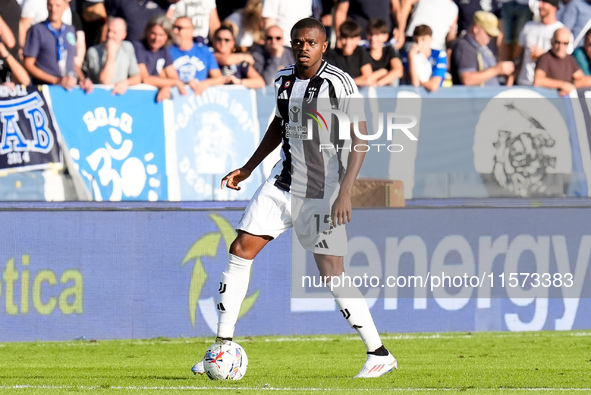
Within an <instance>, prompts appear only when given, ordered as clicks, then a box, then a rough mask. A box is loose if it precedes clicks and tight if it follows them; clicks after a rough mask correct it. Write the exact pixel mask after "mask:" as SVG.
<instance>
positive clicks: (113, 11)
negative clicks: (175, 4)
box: [105, 0, 173, 42]
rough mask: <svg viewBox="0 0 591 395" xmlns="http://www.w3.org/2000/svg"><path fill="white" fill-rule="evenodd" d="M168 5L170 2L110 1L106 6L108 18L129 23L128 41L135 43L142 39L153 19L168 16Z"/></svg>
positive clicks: (158, 0) (163, 0)
mask: <svg viewBox="0 0 591 395" xmlns="http://www.w3.org/2000/svg"><path fill="white" fill-rule="evenodd" d="M170 1H171V2H172V1H173V0H170ZM168 3H169V0H145V1H136V0H109V1H107V2H106V3H105V5H106V8H107V16H116V17H119V18H123V19H124V20H125V22H127V39H128V40H129V41H131V42H134V41H137V40H141V39H142V34H143V32H144V31H145V28H146V25H147V24H148V21H150V20H151V18H154V17H155V16H159V15H164V14H166V11H167V10H168V6H169V4H168Z"/></svg>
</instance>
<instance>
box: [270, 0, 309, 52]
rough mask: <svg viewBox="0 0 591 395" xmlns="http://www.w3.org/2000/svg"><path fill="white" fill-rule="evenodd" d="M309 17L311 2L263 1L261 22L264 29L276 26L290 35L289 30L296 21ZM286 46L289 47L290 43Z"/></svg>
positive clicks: (305, 0) (307, 0)
mask: <svg viewBox="0 0 591 395" xmlns="http://www.w3.org/2000/svg"><path fill="white" fill-rule="evenodd" d="M311 15H312V0H300V1H288V0H265V1H263V20H264V22H265V29H266V28H268V27H271V26H275V25H277V26H279V27H280V28H281V30H282V31H283V32H285V34H291V28H292V27H293V25H295V23H296V22H297V21H299V20H300V19H304V18H307V17H309V16H311ZM286 44H288V46H290V47H291V42H288V43H286Z"/></svg>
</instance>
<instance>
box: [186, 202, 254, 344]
mask: <svg viewBox="0 0 591 395" xmlns="http://www.w3.org/2000/svg"><path fill="white" fill-rule="evenodd" d="M209 217H210V218H211V220H212V221H213V222H214V223H215V224H216V226H217V228H218V231H217V232H210V233H206V234H204V235H203V236H201V237H200V238H199V240H197V241H196V242H195V243H194V244H193V245H192V246H191V248H189V251H188V252H187V254H186V256H185V258H184V259H183V262H182V263H181V266H185V265H186V264H187V263H189V262H195V263H194V265H193V272H192V275H191V282H190V285H189V317H190V319H191V325H192V326H193V327H195V325H196V323H197V310H198V309H199V311H201V315H202V316H203V319H204V321H205V324H206V325H207V326H208V328H209V329H210V330H211V331H212V332H213V333H215V332H216V329H217V319H218V314H217V308H216V304H215V299H216V296H217V295H216V296H209V297H208V298H204V299H200V297H201V294H202V292H203V290H204V287H205V285H206V283H207V278H208V274H207V271H206V270H205V266H204V261H203V258H211V259H216V258H218V250H219V246H220V241H221V239H223V240H224V251H228V250H229V249H230V244H231V243H232V240H234V238H235V237H236V232H235V231H234V227H233V226H232V225H231V224H230V223H229V222H228V221H227V220H226V219H225V218H224V217H222V216H220V215H216V214H211V215H210V216H209ZM223 259H224V260H225V259H226V256H225V255H224V256H223ZM216 275H219V273H217V272H216ZM224 287H225V285H223V284H221V283H220V285H219V288H216V289H217V291H218V292H220V293H222V292H223V291H224ZM260 292H261V291H260V290H257V291H255V292H254V293H253V294H252V295H250V296H247V297H246V298H245V299H244V302H242V306H241V307H240V313H239V314H238V318H241V317H242V316H244V314H246V313H247V312H248V311H250V309H251V308H252V307H253V305H254V304H255V302H256V301H257V299H258V297H259V294H260Z"/></svg>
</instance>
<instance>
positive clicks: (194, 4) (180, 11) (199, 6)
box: [170, 0, 216, 38]
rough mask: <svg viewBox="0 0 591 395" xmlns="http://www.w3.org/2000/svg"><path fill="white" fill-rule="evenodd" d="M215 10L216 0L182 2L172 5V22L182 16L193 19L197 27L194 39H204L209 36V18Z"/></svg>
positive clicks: (186, 0) (182, 0)
mask: <svg viewBox="0 0 591 395" xmlns="http://www.w3.org/2000/svg"><path fill="white" fill-rule="evenodd" d="M215 8H216V5H215V0H180V1H179V2H177V3H174V4H171V5H170V9H172V10H173V14H172V20H173V21H174V20H175V19H176V18H178V17H181V16H186V17H188V18H191V21H193V25H194V26H195V30H193V37H203V38H207V36H209V16H210V14H211V10H213V9H215Z"/></svg>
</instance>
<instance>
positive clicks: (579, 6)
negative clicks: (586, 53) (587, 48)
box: [556, 0, 591, 47]
mask: <svg viewBox="0 0 591 395" xmlns="http://www.w3.org/2000/svg"><path fill="white" fill-rule="evenodd" d="M562 2H563V3H564V4H563V5H562V7H560V8H559V9H558V12H557V13H556V19H558V20H559V21H560V22H562V23H563V24H564V26H566V27H567V28H569V29H570V31H571V33H572V34H573V37H574V38H575V39H577V38H579V35H580V34H581V33H584V32H583V29H585V27H586V28H587V29H588V28H589V26H587V24H588V23H589V21H591V3H590V2H589V1H588V0H562ZM574 45H575V47H581V46H582V45H583V40H581V39H579V40H578V42H574Z"/></svg>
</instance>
